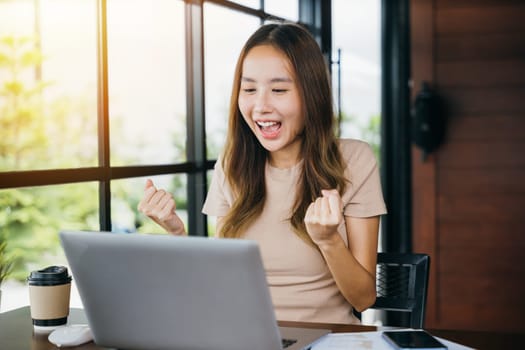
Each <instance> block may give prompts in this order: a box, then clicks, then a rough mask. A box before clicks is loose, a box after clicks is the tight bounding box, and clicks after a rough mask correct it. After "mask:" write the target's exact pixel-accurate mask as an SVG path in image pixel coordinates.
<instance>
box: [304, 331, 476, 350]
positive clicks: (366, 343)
mask: <svg viewBox="0 0 525 350" xmlns="http://www.w3.org/2000/svg"><path fill="white" fill-rule="evenodd" d="M399 330H401V329H399ZM381 333H382V332H381V331H377V332H356V333H330V334H327V335H325V336H324V337H322V338H321V339H320V340H319V341H318V342H317V343H316V344H315V345H314V346H313V347H312V350H349V349H352V350H372V349H373V350H392V349H393V348H392V347H391V346H390V345H389V344H388V343H387V342H386V341H385V340H384V339H383V337H382V336H381ZM435 338H436V339H438V340H439V341H441V342H442V343H443V344H445V345H446V346H447V347H448V350H468V349H472V348H469V347H467V346H464V345H460V344H457V343H454V342H452V341H450V340H446V339H442V338H439V337H435Z"/></svg>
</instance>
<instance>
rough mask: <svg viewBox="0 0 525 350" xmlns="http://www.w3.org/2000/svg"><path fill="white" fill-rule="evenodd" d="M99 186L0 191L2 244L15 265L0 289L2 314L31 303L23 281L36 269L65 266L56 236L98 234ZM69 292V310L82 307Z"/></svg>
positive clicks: (80, 184)
mask: <svg viewBox="0 0 525 350" xmlns="http://www.w3.org/2000/svg"><path fill="white" fill-rule="evenodd" d="M98 209H99V208H98V183H95V182H90V183H79V184H69V185H59V186H43V187H34V188H22V189H8V190H1V191H0V241H2V240H5V241H6V242H7V251H8V254H9V255H10V256H12V257H14V259H15V260H14V261H15V265H14V270H13V271H12V273H11V276H10V278H9V281H8V282H7V283H5V284H3V285H2V291H3V292H2V303H1V307H2V310H1V311H6V310H10V309H14V308H17V307H21V306H23V305H28V304H29V299H28V295H29V294H28V292H27V289H26V288H27V286H26V283H25V278H26V277H27V276H28V274H29V272H30V271H32V270H34V269H40V268H43V267H46V266H50V265H67V262H66V259H65V256H64V253H63V251H62V249H61V248H60V243H59V238H58V232H59V231H60V230H63V229H79V230H97V229H98V227H99V214H98ZM75 293H76V291H75V290H73V291H72V295H71V305H72V306H77V307H78V306H80V303H79V298H78V294H75Z"/></svg>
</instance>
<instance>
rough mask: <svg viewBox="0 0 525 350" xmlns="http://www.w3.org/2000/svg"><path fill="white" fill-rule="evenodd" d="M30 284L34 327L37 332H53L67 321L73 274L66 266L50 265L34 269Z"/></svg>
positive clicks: (30, 305) (30, 303)
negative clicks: (70, 273) (71, 274)
mask: <svg viewBox="0 0 525 350" xmlns="http://www.w3.org/2000/svg"><path fill="white" fill-rule="evenodd" d="M27 282H28V284H29V307H30V309H31V319H32V320H33V328H34V330H35V331H37V332H51V331H52V330H54V329H56V328H57V327H60V326H63V325H65V324H66V323H67V317H68V316H69V297H70V294H71V276H70V275H69V274H68V271H67V268H66V267H64V266H48V267H46V268H44V269H42V270H37V271H32V272H31V273H30V274H29V277H28V278H27Z"/></svg>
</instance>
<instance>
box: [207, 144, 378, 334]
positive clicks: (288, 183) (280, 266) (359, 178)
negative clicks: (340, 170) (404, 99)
mask: <svg viewBox="0 0 525 350" xmlns="http://www.w3.org/2000/svg"><path fill="white" fill-rule="evenodd" d="M339 146H340V150H341V152H342V155H343V159H344V160H345V161H346V162H347V167H346V170H345V175H346V177H347V179H349V180H350V183H349V184H348V186H347V189H346V192H345V193H344V194H343V196H342V200H343V205H344V215H345V216H353V217H371V216H376V215H381V214H385V213H386V208H385V204H384V201H383V195H382V191H381V184H380V179H379V170H378V167H377V162H376V159H375V156H374V154H373V152H372V149H371V148H370V146H369V145H368V144H367V143H365V142H362V141H358V140H348V139H347V140H343V139H342V140H340V142H339ZM301 164H302V162H300V163H298V164H297V165H295V166H294V167H292V168H289V169H278V168H274V167H271V166H270V165H269V164H268V163H267V164H266V170H265V179H266V191H267V192H266V193H267V198H266V202H265V205H264V209H263V212H262V213H261V216H260V217H259V218H257V219H256V220H255V222H254V223H253V224H252V225H251V226H250V228H249V229H248V230H247V232H246V234H245V236H244V238H246V239H253V240H255V241H257V242H258V244H259V247H260V250H261V255H262V259H263V264H264V267H265V270H266V276H267V279H268V285H269V287H270V293H271V296H272V300H273V304H274V307H275V312H276V317H277V319H278V320H286V321H307V322H325V323H345V324H348V323H358V322H359V320H358V319H357V318H355V317H354V316H353V314H352V306H351V305H350V304H349V303H348V302H347V301H346V299H345V298H344V297H343V295H342V294H341V293H340V292H339V289H338V288H337V285H336V284H335V281H334V279H333V277H332V274H331V273H330V271H329V269H328V267H327V265H326V263H325V261H324V259H323V257H322V255H321V254H320V253H319V251H317V250H316V249H314V248H313V247H311V246H309V245H308V244H306V243H305V242H304V241H303V240H301V239H300V238H299V237H298V236H297V235H296V234H295V233H294V232H293V230H292V227H291V225H290V222H289V220H288V218H289V217H290V216H291V208H292V205H293V202H294V199H295V193H296V190H297V188H296V187H297V186H296V184H297V183H298V176H299V170H300V167H301ZM232 203H233V194H232V191H231V188H230V186H229V184H228V183H227V181H226V178H225V175H224V171H223V169H222V166H221V164H220V161H217V163H216V164H215V171H214V173H213V179H212V183H211V185H210V190H209V192H208V196H207V198H206V202H205V203H204V207H203V210H202V211H203V213H205V214H207V215H213V216H218V217H221V216H224V215H226V213H227V212H228V210H229V209H230V208H231V206H232ZM338 231H339V234H340V235H341V237H342V238H343V240H344V242H345V244H346V245H348V239H347V235H346V227H345V225H344V222H343V223H342V224H341V226H340V227H339V229H338Z"/></svg>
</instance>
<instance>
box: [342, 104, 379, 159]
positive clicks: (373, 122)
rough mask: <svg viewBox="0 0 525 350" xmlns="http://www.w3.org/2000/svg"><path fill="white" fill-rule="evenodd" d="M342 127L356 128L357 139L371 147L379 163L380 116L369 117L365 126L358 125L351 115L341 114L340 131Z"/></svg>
mask: <svg viewBox="0 0 525 350" xmlns="http://www.w3.org/2000/svg"><path fill="white" fill-rule="evenodd" d="M344 125H352V126H354V127H355V128H357V130H358V133H359V138H360V139H362V140H363V141H366V142H368V144H369V145H370V146H371V147H372V150H373V151H374V154H375V156H376V159H377V161H378V163H379V164H380V163H381V157H380V147H381V115H379V114H376V115H373V116H371V117H370V118H369V119H368V120H367V122H366V123H365V124H363V123H360V122H359V121H358V120H357V118H356V117H355V116H353V115H348V114H346V113H344V112H343V113H342V116H341V125H340V129H342V128H343V126H344Z"/></svg>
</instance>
